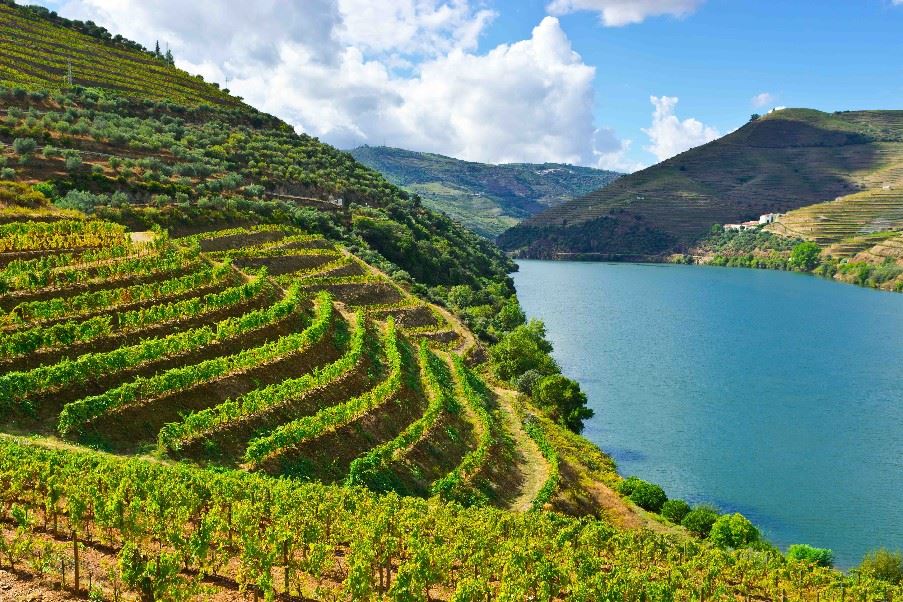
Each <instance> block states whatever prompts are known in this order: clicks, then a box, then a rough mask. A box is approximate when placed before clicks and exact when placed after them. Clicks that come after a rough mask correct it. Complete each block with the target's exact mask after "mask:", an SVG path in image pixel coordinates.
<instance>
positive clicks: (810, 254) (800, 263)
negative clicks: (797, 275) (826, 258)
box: [789, 241, 821, 272]
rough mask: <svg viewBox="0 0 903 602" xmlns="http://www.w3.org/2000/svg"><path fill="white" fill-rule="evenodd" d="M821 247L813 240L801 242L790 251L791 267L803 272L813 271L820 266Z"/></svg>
mask: <svg viewBox="0 0 903 602" xmlns="http://www.w3.org/2000/svg"><path fill="white" fill-rule="evenodd" d="M820 256H821V247H819V246H818V245H817V244H815V243H814V242H811V241H806V242H801V243H799V244H797V245H796V246H795V247H793V250H792V251H791V252H790V261H789V264H790V267H792V268H794V269H796V270H799V271H801V272H811V271H812V270H814V269H815V268H816V267H817V266H818V260H819V257H820Z"/></svg>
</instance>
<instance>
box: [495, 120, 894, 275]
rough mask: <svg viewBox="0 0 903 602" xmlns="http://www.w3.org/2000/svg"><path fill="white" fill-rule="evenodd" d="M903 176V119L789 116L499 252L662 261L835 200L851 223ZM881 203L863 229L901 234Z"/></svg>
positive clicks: (572, 211)
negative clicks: (741, 225) (715, 234)
mask: <svg viewBox="0 0 903 602" xmlns="http://www.w3.org/2000/svg"><path fill="white" fill-rule="evenodd" d="M901 166H903V111H857V112H842V113H830V114H829V113H823V112H820V111H815V110H810V109H785V110H781V111H776V112H772V113H770V114H768V115H766V116H764V117H761V118H759V119H757V120H754V121H751V122H750V123H747V124H746V125H744V126H743V127H741V128H740V129H738V130H737V131H735V132H732V133H730V134H728V135H727V136H724V137H722V138H720V139H718V140H715V141H713V142H710V143H708V144H705V145H703V146H700V147H697V148H694V149H691V150H689V151H686V152H684V153H682V154H680V155H677V156H676V157H673V158H671V159H668V160H666V161H663V162H662V163H659V164H658V165H654V166H652V167H650V168H648V169H645V170H642V171H640V172H637V173H634V174H631V175H629V176H625V177H623V178H621V179H619V180H617V181H616V182H614V183H613V184H612V185H610V186H607V187H606V188H603V189H602V190H599V191H596V192H593V193H590V194H588V195H586V196H584V197H581V198H579V199H576V200H574V201H571V202H568V203H565V204H564V205H561V206H559V207H555V208H552V209H549V210H546V211H544V212H543V213H541V214H539V215H537V216H535V217H533V218H531V219H529V220H527V221H525V222H523V223H522V224H519V225H518V226H515V227H514V228H512V229H511V230H509V231H507V232H505V233H504V234H503V235H502V236H501V237H500V238H499V244H500V245H501V246H502V247H503V248H504V249H506V250H509V251H512V252H517V253H519V254H521V255H522V256H525V257H545V258H559V257H570V256H574V255H575V254H576V255H581V256H586V257H588V258H614V259H617V258H628V259H629V258H632V257H637V258H651V257H660V256H663V255H666V254H669V253H672V252H684V251H686V250H687V249H688V248H689V247H690V246H691V245H692V244H693V243H694V242H696V241H697V240H699V239H700V238H701V237H703V236H704V235H705V234H706V233H707V232H708V230H709V229H710V227H711V226H712V224H724V223H735V222H741V221H746V220H751V219H757V218H758V217H759V215H761V214H765V213H786V212H789V211H792V210H794V209H800V208H802V207H807V206H809V205H814V204H816V203H822V202H825V201H831V200H834V199H836V198H849V199H850V202H849V203H848V204H847V205H846V206H847V207H849V208H851V209H852V211H844V213H850V214H853V213H855V211H857V210H858V207H860V206H862V205H863V204H864V203H863V202H862V201H861V198H862V197H863V196H866V197H868V196H870V195H877V196H882V195H881V194H880V193H878V191H879V190H881V189H883V188H884V187H885V186H886V185H887V182H890V181H896V179H897V178H898V176H899V173H898V172H899V170H900V169H901ZM856 194H859V195H860V196H858V197H857V196H855V195H856ZM851 195H852V196H851ZM883 196H884V197H885V199H884V200H885V201H888V202H886V203H884V204H881V203H880V202H879V203H878V204H877V205H876V207H877V210H878V214H880V215H877V216H875V217H868V216H863V217H862V218H854V219H853V221H854V222H856V223H858V224H860V225H859V226H857V227H859V228H878V229H888V228H893V227H897V225H898V224H899V221H898V218H897V217H895V216H897V215H898V212H899V204H900V200H899V197H897V196H895V195H889V196H888V195H883ZM854 208H856V209H854ZM885 214H886V215H885ZM791 219H792V218H791ZM857 220H858V221H857ZM868 224H871V225H868ZM791 229H794V230H797V229H798V228H795V227H794V226H791ZM855 229H856V227H854V228H853V230H855Z"/></svg>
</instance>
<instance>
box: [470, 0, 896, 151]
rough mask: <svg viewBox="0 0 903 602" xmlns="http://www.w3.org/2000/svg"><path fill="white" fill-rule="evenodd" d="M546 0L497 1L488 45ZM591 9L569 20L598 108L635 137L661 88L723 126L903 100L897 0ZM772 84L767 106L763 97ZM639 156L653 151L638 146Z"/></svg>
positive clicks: (484, 44) (517, 31)
mask: <svg viewBox="0 0 903 602" xmlns="http://www.w3.org/2000/svg"><path fill="white" fill-rule="evenodd" d="M546 5H547V3H546V2H542V1H539V0H525V1H521V2H518V1H513V2H508V1H505V2H498V3H496V7H497V10H498V12H499V17H498V19H497V20H496V21H495V22H494V23H493V24H492V26H491V27H490V28H489V29H488V30H487V33H486V37H485V38H484V39H482V40H481V49H485V48H490V47H492V46H495V45H497V44H499V43H502V42H504V41H506V40H511V39H522V38H523V37H525V36H526V35H527V34H528V32H529V29H530V28H531V27H532V26H533V25H532V24H535V23H537V22H539V20H540V19H542V17H543V15H545V14H546ZM595 17H596V15H594V14H592V13H590V12H579V13H573V14H570V15H563V16H561V17H559V18H560V21H561V26H562V28H563V29H564V31H565V32H566V33H567V35H568V37H569V38H570V40H571V43H572V44H573V47H574V50H576V51H577V52H578V53H579V54H580V55H581V56H582V57H583V59H584V61H585V62H587V63H589V64H591V65H594V66H595V67H596V69H597V75H596V82H595V89H596V102H595V113H596V115H598V116H599V117H600V118H601V120H602V121H603V123H604V124H607V125H610V126H611V127H613V128H614V129H615V130H616V132H617V133H618V134H619V135H620V136H622V137H627V138H637V139H638V140H639V139H641V138H642V136H640V135H638V134H637V132H639V130H640V128H643V127H648V126H649V113H650V108H649V102H648V97H649V96H650V95H656V96H661V95H668V96H676V97H678V98H679V99H680V103H679V105H678V112H679V113H680V114H681V115H687V116H694V117H696V118H697V119H700V120H701V121H703V122H704V123H706V124H710V125H713V126H714V127H716V128H717V129H718V130H719V131H720V132H722V133H724V132H728V131H730V130H732V129H734V128H736V127H737V126H739V125H741V124H742V123H743V122H744V121H745V120H746V118H748V116H749V114H750V113H752V112H764V111H765V110H768V109H769V108H771V107H773V106H792V107H809V108H817V109H822V110H827V111H836V110H846V109H878V108H883V109H903V5H896V6H895V5H893V4H892V3H891V2H890V0H819V1H818V2H811V1H802V0H790V1H787V0H785V1H774V0H772V1H763V0H758V1H756V0H709V1H708V2H705V3H704V4H702V5H701V6H700V7H699V8H698V9H697V10H695V11H694V12H693V13H691V14H689V15H686V16H683V17H680V18H674V17H669V16H663V17H652V18H648V19H647V20H646V21H644V22H643V23H641V24H632V25H626V26H622V27H604V26H602V25H601V24H600V23H599V20H598V19H597V18H595ZM763 92H764V93H769V94H771V95H772V96H773V98H774V100H773V102H771V103H767V104H766V105H765V106H764V107H761V106H754V105H753V103H752V102H751V99H752V98H753V97H754V96H757V95H758V94H761V93H763ZM634 151H635V152H636V155H634V156H635V157H636V158H637V159H638V160H645V161H648V160H649V156H648V154H646V153H644V152H643V151H642V150H641V149H634Z"/></svg>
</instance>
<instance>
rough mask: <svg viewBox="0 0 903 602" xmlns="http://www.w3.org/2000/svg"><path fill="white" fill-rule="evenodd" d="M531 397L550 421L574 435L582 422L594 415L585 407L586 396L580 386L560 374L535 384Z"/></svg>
mask: <svg viewBox="0 0 903 602" xmlns="http://www.w3.org/2000/svg"><path fill="white" fill-rule="evenodd" d="M532 397H533V401H534V402H535V403H536V404H537V405H538V406H539V407H540V408H542V409H544V410H546V411H547V412H548V414H549V416H550V417H551V418H552V420H554V421H556V422H557V423H559V424H561V425H562V426H564V427H565V428H568V429H570V430H572V431H574V432H575V433H579V432H581V431H582V430H583V421H584V420H587V419H589V418H592V416H593V415H594V412H593V411H592V410H591V409H590V408H588V407H586V404H587V399H586V394H585V393H583V391H581V390H580V384H579V383H577V382H576V381H573V380H571V379H569V378H567V377H566V376H562V375H561V374H552V375H550V376H546V377H544V378H542V379H541V380H539V381H538V382H536V383H535V386H534V387H533V395H532Z"/></svg>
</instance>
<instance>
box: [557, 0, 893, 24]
mask: <svg viewBox="0 0 903 602" xmlns="http://www.w3.org/2000/svg"><path fill="white" fill-rule="evenodd" d="M704 1H705V0H552V1H551V2H549V3H548V5H547V6H546V10H548V11H549V13H550V14H553V15H565V14H568V13H573V12H577V11H592V12H596V13H599V20H600V21H602V24H603V25H605V26H607V27H622V26H624V25H631V24H633V23H642V22H643V21H645V20H646V18H647V17H658V16H661V15H673V16H677V17H683V16H686V15H688V14H690V13H692V12H693V11H695V10H696V9H697V8H699V6H701V5H702V3H703V2H704ZM900 1H903V0H900Z"/></svg>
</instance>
